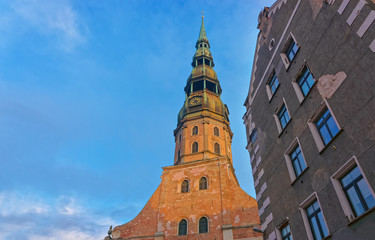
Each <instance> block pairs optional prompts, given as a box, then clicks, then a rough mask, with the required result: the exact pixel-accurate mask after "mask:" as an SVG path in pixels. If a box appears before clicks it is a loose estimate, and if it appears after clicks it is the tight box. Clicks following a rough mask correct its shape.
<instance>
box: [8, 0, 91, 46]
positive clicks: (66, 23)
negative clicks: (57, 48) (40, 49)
mask: <svg viewBox="0 0 375 240" xmlns="http://www.w3.org/2000/svg"><path fill="white" fill-rule="evenodd" d="M12 9H13V10H14V13H15V14H16V17H17V18H18V19H20V20H21V21H22V22H23V23H24V25H25V26H29V27H31V28H33V29H34V30H36V31H38V32H39V33H41V34H45V35H52V36H55V37H56V38H57V40H58V41H59V44H60V45H61V47H63V48H64V49H65V50H71V49H73V48H74V47H75V46H76V45H78V44H80V43H82V42H84V37H83V35H82V33H81V31H80V26H82V25H81V24H79V22H78V14H77V12H76V11H74V9H73V8H72V6H71V4H70V2H69V1H67V0H59V1H49V0H17V1H15V2H14V3H13V4H12Z"/></svg>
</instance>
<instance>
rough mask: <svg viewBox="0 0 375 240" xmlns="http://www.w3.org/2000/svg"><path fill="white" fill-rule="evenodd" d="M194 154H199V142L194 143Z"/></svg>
mask: <svg viewBox="0 0 375 240" xmlns="http://www.w3.org/2000/svg"><path fill="white" fill-rule="evenodd" d="M191 152H192V153H196V152H198V143H197V142H194V143H193V146H192V151H191Z"/></svg>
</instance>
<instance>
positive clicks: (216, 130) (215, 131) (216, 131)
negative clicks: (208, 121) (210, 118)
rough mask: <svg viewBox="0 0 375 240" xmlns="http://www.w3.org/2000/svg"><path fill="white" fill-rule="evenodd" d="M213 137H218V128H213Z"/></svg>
mask: <svg viewBox="0 0 375 240" xmlns="http://www.w3.org/2000/svg"><path fill="white" fill-rule="evenodd" d="M214 135H215V136H217V137H219V128H218V127H214Z"/></svg>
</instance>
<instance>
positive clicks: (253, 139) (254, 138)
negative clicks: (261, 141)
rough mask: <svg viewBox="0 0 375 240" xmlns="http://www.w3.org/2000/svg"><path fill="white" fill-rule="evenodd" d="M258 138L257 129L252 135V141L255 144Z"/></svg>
mask: <svg viewBox="0 0 375 240" xmlns="http://www.w3.org/2000/svg"><path fill="white" fill-rule="evenodd" d="M257 137H258V132H257V129H256V128H255V129H254V130H253V131H252V132H251V134H250V141H251V142H253V143H254V142H255V141H256V140H257Z"/></svg>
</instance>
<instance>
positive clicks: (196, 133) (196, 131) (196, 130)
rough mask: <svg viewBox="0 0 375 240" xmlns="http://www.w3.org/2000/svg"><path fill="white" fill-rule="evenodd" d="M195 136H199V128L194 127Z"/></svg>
mask: <svg viewBox="0 0 375 240" xmlns="http://www.w3.org/2000/svg"><path fill="white" fill-rule="evenodd" d="M193 135H198V127H197V126H194V127H193Z"/></svg>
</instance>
